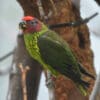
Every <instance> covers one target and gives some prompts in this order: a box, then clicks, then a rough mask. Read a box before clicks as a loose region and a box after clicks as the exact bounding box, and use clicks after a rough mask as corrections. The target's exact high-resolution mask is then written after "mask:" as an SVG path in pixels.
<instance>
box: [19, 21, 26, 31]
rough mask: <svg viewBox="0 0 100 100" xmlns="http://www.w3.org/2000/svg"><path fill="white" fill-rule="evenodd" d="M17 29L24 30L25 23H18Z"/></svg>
mask: <svg viewBox="0 0 100 100" xmlns="http://www.w3.org/2000/svg"><path fill="white" fill-rule="evenodd" d="M19 29H21V30H25V29H26V23H25V22H20V23H19Z"/></svg>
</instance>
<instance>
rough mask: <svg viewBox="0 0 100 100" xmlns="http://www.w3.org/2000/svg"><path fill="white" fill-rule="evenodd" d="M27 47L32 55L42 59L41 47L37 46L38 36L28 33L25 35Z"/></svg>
mask: <svg viewBox="0 0 100 100" xmlns="http://www.w3.org/2000/svg"><path fill="white" fill-rule="evenodd" d="M24 40H25V45H26V48H27V50H28V52H29V54H30V56H31V57H33V58H34V59H36V60H37V59H40V53H39V48H38V46H37V36H34V35H33V34H27V35H25V36H24Z"/></svg>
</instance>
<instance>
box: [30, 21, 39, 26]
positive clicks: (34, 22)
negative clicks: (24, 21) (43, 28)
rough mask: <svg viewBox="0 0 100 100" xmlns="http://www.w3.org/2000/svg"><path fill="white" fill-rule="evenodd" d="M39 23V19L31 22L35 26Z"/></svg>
mask: <svg viewBox="0 0 100 100" xmlns="http://www.w3.org/2000/svg"><path fill="white" fill-rule="evenodd" d="M37 23H38V22H37V21H31V22H30V24H31V25H34V26H35V25H36V24H37Z"/></svg>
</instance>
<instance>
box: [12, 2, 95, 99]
mask: <svg viewBox="0 0 100 100" xmlns="http://www.w3.org/2000/svg"><path fill="white" fill-rule="evenodd" d="M17 1H18V2H19V3H20V5H21V6H22V8H23V10H24V14H25V15H32V16H35V17H37V18H39V19H40V15H39V10H38V6H37V4H36V1H37V0H17ZM41 1H42V4H43V8H44V11H45V14H46V15H47V14H48V12H49V10H51V11H53V14H52V16H51V17H50V19H49V20H48V23H47V24H55V23H63V22H71V21H75V20H78V19H81V18H80V13H79V11H78V10H77V9H76V8H75V7H74V6H73V4H72V2H71V0H53V1H54V5H55V8H56V10H57V11H56V12H55V10H54V8H53V6H52V3H51V2H50V0H41ZM56 13H57V14H56ZM55 31H56V32H58V33H59V34H60V35H61V36H62V37H63V38H64V39H65V40H66V41H67V42H68V43H69V45H70V47H71V48H72V50H73V51H74V52H75V54H76V57H77V59H78V60H79V61H80V62H81V63H82V64H83V65H84V67H85V68H86V69H87V70H89V71H90V72H91V73H93V74H94V75H95V70H94V67H93V53H92V50H91V48H90V37H89V31H88V28H87V26H86V25H81V26H79V27H77V28H73V27H64V28H59V29H55ZM18 44H19V45H20V47H21V48H20V47H19V48H20V49H18V52H19V54H18V55H19V58H20V59H19V58H18V62H21V60H22V59H23V57H24V56H23V55H25V57H26V60H27V59H28V61H27V62H28V63H27V64H28V65H29V66H30V67H32V70H31V72H29V74H28V76H27V77H28V78H27V82H28V83H27V84H28V87H27V88H28V95H29V96H28V97H29V99H28V100H36V98H35V99H32V98H34V96H33V95H35V91H37V90H34V88H33V87H34V86H35V85H34V84H35V83H36V84H37V83H38V82H39V77H37V76H34V75H39V76H40V72H41V70H40V68H39V67H38V64H37V63H36V62H33V60H32V59H30V58H29V56H28V55H26V51H25V47H24V43H23V39H21V40H20V41H19V43H18ZM22 47H23V48H22ZM23 51H25V54H23V53H24V52H23ZM27 57H28V58H27ZM34 68H35V70H36V71H35V73H36V74H34ZM37 73H38V74H37ZM37 78H38V79H37ZM84 79H85V80H87V81H90V82H91V83H92V85H91V87H90V88H89V91H90V92H91V91H92V87H93V85H94V81H93V80H91V79H89V78H87V77H84ZM31 82H32V83H31ZM54 82H55V95H56V100H89V96H87V97H83V96H82V95H81V94H80V92H79V91H78V90H77V89H76V87H75V85H74V84H73V82H72V81H70V80H69V79H67V78H64V77H63V76H60V77H59V78H57V79H56V80H55V81H54ZM36 93H37V92H36ZM11 100H20V99H11Z"/></svg>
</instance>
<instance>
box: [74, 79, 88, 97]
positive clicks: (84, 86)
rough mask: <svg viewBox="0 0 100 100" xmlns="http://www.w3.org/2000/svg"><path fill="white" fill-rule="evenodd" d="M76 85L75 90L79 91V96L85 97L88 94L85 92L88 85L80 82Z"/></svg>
mask: <svg viewBox="0 0 100 100" xmlns="http://www.w3.org/2000/svg"><path fill="white" fill-rule="evenodd" d="M76 85H77V88H78V89H79V91H80V92H81V94H82V95H83V96H87V95H88V94H89V93H88V91H87V88H89V86H90V83H88V82H85V81H83V80H81V81H80V82H79V83H77V84H76Z"/></svg>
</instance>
